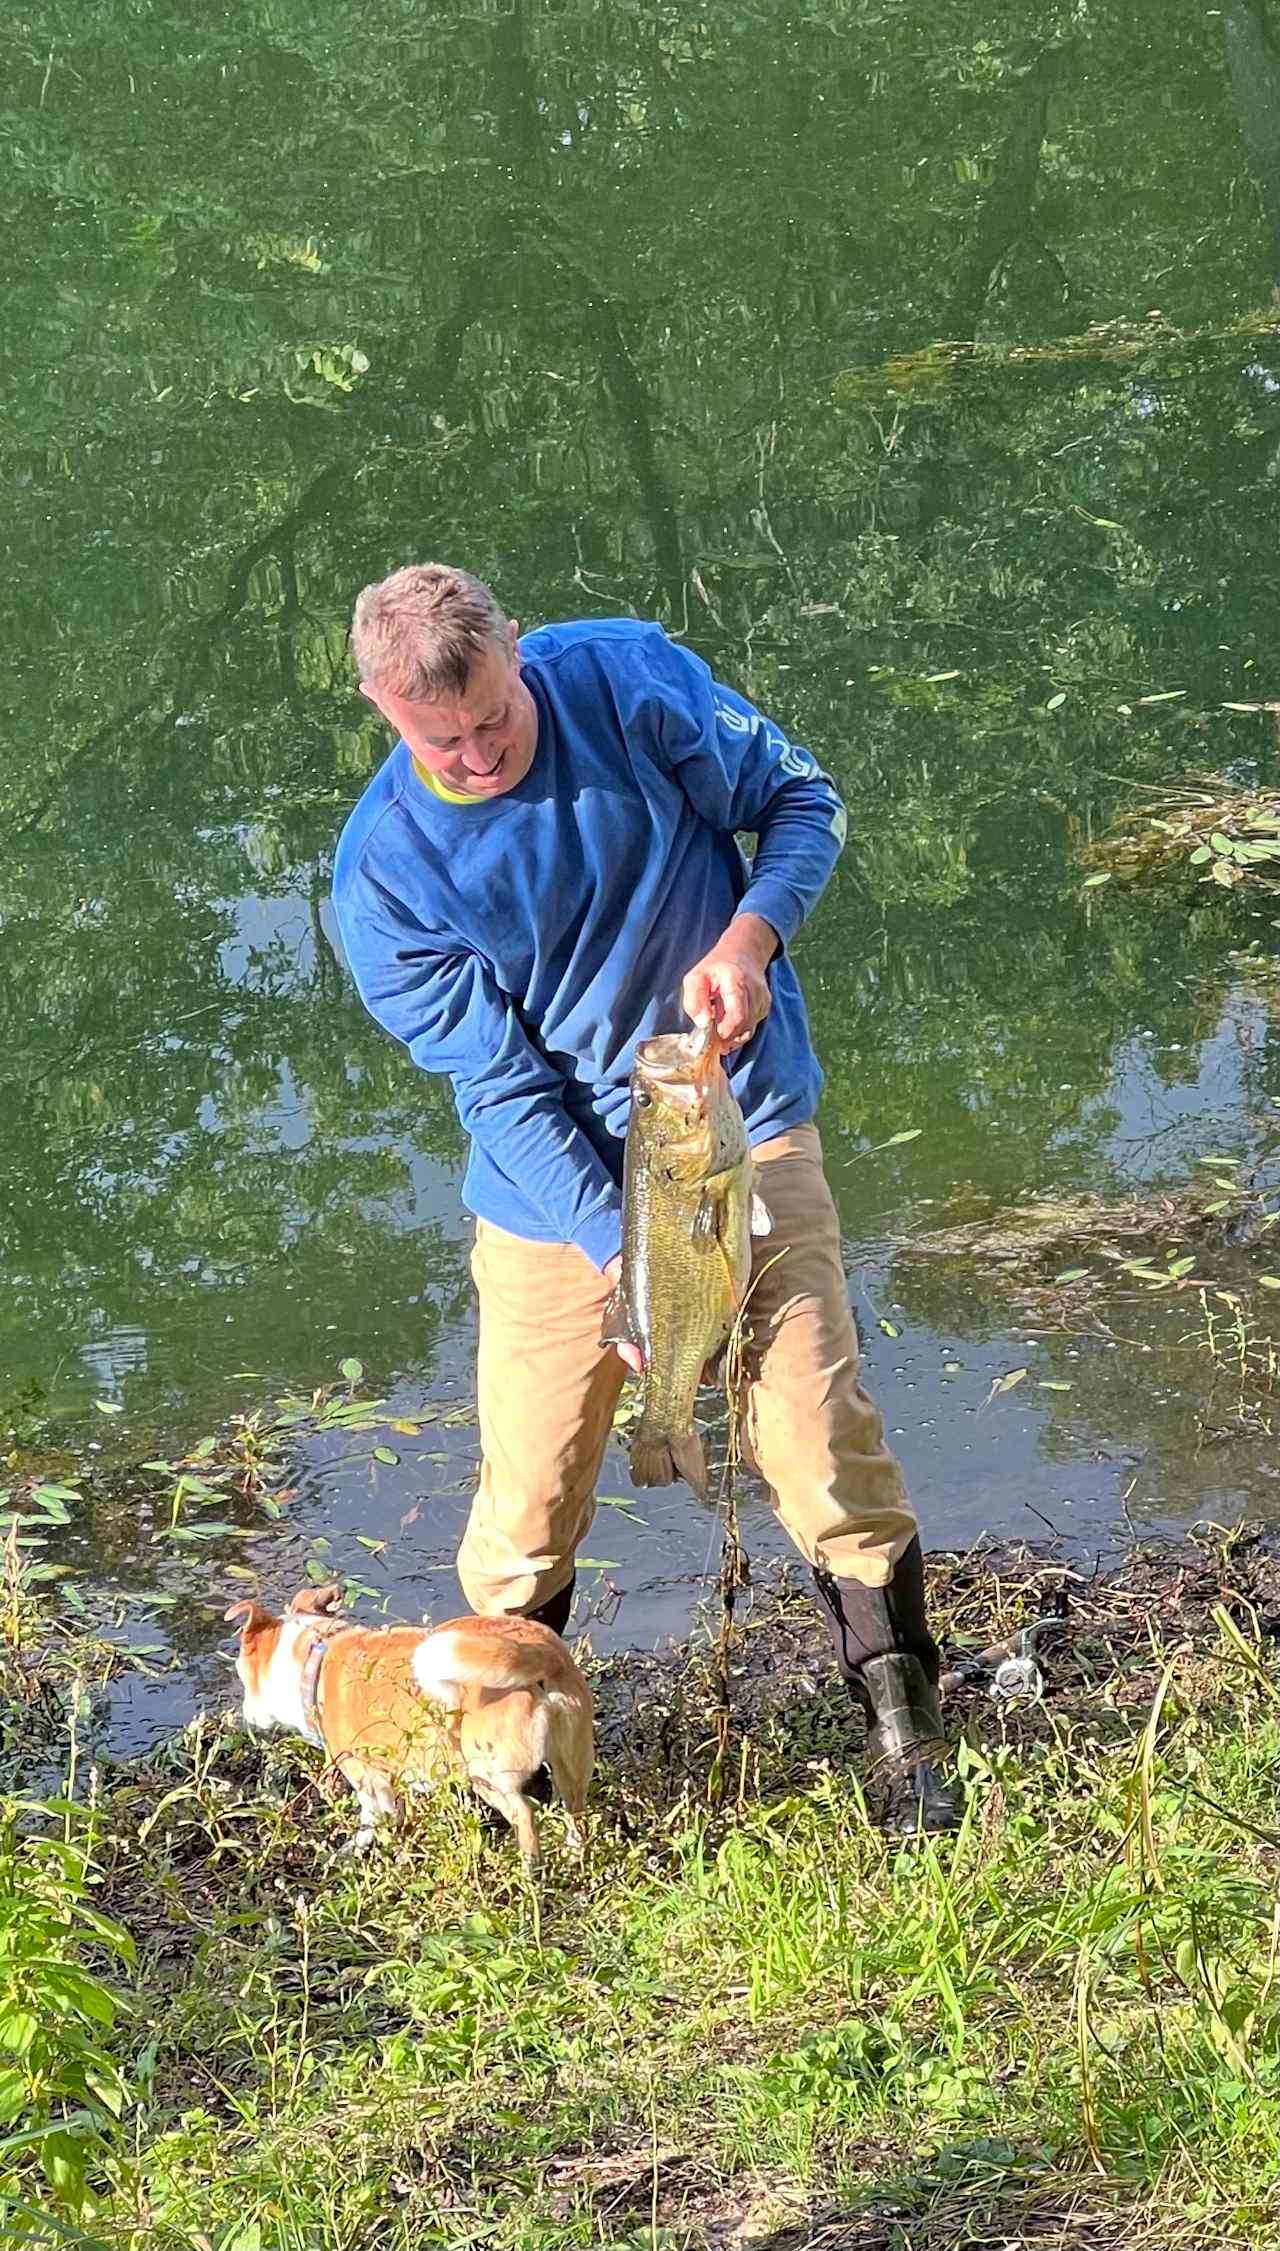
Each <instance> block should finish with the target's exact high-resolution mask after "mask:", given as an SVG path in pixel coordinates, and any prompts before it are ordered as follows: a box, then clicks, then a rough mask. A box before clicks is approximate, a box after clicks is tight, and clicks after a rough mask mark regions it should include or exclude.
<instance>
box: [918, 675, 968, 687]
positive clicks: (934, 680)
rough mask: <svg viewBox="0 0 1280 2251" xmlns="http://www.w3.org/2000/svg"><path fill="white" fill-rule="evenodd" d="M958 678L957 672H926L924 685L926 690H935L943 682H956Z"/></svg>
mask: <svg viewBox="0 0 1280 2251" xmlns="http://www.w3.org/2000/svg"><path fill="white" fill-rule="evenodd" d="M959 678H960V675H959V673H958V672H926V674H925V676H924V684H925V686H926V688H936V687H937V686H938V685H939V683H940V682H941V681H943V680H958V679H959Z"/></svg>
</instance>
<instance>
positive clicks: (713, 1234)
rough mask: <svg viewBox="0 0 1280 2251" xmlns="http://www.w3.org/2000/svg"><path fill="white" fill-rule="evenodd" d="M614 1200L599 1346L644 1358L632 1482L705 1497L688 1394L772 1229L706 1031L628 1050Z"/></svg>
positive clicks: (726, 1329) (737, 1113) (727, 1325)
mask: <svg viewBox="0 0 1280 2251" xmlns="http://www.w3.org/2000/svg"><path fill="white" fill-rule="evenodd" d="M622 1204H623V1217H622V1280H621V1283H620V1285H619V1288H618V1290H617V1291H616V1293H615V1295H614V1298H613V1299H612V1300H611V1303H610V1307H609V1311H608V1312H607V1314H606V1317H605V1330H604V1341H605V1342H606V1343H609V1342H616V1341H617V1340H618V1338H620V1337H624V1336H625V1337H629V1338H630V1339H631V1341H632V1343H633V1344H635V1345H637V1346H638V1347H639V1349H640V1351H641V1352H642V1353H643V1354H644V1377H643V1393H642V1404H641V1414H640V1422H639V1425H638V1427H637V1429H636V1433H635V1436H634V1438H633V1440H632V1443H631V1475H632V1478H633V1480H634V1482H635V1483H636V1484H637V1485H674V1484H675V1482H676V1479H677V1478H680V1477H683V1478H684V1479H685V1481H686V1483H687V1484H689V1485H691V1486H692V1488H693V1490H694V1492H695V1493H697V1494H698V1496H699V1497H700V1498H702V1497H705V1494H706V1490H707V1462H706V1455H705V1454H704V1452H703V1447H702V1440H701V1438H700V1437H699V1435H698V1433H697V1431H696V1429H695V1428H694V1422H693V1405H694V1398H695V1395H696V1393H697V1389H698V1383H699V1379H700V1378H701V1375H702V1370H703V1367H704V1365H705V1364H706V1362H707V1361H708V1360H710V1359H712V1358H714V1356H715V1354H716V1353H717V1352H719V1350H720V1348H721V1346H722V1345H723V1344H724V1343H725V1342H726V1340H727V1338H728V1336H729V1334H730V1331H731V1330H732V1328H733V1324H734V1320H735V1318H736V1316H737V1312H738V1308H739V1306H740V1305H741V1304H742V1301H743V1298H744V1296H745V1294H746V1289H747V1284H748V1282H749V1281H750V1278H751V1236H752V1232H753V1229H754V1232H755V1233H757V1234H764V1233H767V1231H768V1225H769V1222H768V1218H767V1216H766V1215H765V1212H764V1210H763V1207H762V1206H761V1204H760V1202H759V1199H758V1198H756V1197H754V1196H753V1194H752V1188H751V1146H750V1143H749V1142H748V1139H747V1128H746V1123H745V1121H744V1119H743V1115H742V1112H741V1110H740V1109H739V1107H738V1104H737V1101H736V1100H735V1098H734V1094H733V1091H732V1089H731V1087H730V1085H729V1081H728V1079H727V1078H726V1077H725V1073H724V1068H723V1066H722V1064H721V1061H720V1050H719V1046H718V1044H717V1042H716V1039H715V1037H714V1034H710V1035H708V1034H704V1033H698V1032H692V1033H668V1034H664V1035H663V1036H662V1037H661V1038H658V1039H648V1040H642V1041H641V1042H640V1045H639V1046H638V1047H637V1049H636V1056H635V1067H634V1069H633V1071H632V1074H631V1117H630V1121H629V1123H628V1126H627V1139H626V1148H625V1154H624V1160H623V1183H622Z"/></svg>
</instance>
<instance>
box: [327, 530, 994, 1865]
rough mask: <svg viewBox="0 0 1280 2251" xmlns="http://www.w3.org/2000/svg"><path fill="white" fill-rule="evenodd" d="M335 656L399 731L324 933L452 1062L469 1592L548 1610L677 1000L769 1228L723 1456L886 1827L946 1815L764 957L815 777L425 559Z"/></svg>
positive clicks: (884, 1480)
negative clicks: (735, 1134)
mask: <svg viewBox="0 0 1280 2251" xmlns="http://www.w3.org/2000/svg"><path fill="white" fill-rule="evenodd" d="M353 649H354V655H355V659H356V663H357V666H358V668H359V674H360V688H361V693H362V694H363V695H365V696H366V697H367V698H368V700H369V701H370V702H371V703H372V704H373V705H374V706H375V707H376V709H377V710H378V711H379V712H381V714H382V716H383V718H384V719H385V720H386V721H387V722H388V724H389V725H390V726H391V728H392V729H393V730H394V732H395V734H396V736H397V738H398V740H397V742H396V746H395V748H394V750H393V751H392V753H391V756H390V757H389V759H388V760H387V762H386V764H385V765H384V766H382V767H381V769H380V770H379V772H378V773H377V774H376V775H375V776H374V778H373V780H372V782H371V783H370V784H369V786H368V788H367V789H366V791H365V793H364V795H363V797H362V798H361V800H360V802H359V804H358V805H357V806H356V808H355V811H354V812H353V813H352V815H351V817H350V819H349V820H348V822H347V825H346V827H345V829H344V830H343V833H342V838H341V841H340V843H339V846H338V854H337V864H336V867H335V872H334V905H335V908H336V911H337V916H338V923H339V927H340V929H341V932H342V937H343V941H344V944H345V946H346V950H347V955H348V959H349V961H350V964H351V968H352V972H353V974H354V976H355V980H356V984H357V986H358V987H359V990H360V993H361V996H362V998H363V1000H364V1002H365V1005H366V1007H367V1008H368V1009H369V1010H370V1012H371V1013H372V1015H373V1016H375V1017H376V1019H377V1021H378V1022H379V1023H380V1024H381V1025H383V1026H384V1027H385V1029H386V1030H387V1031H389V1032H391V1033H392V1034H393V1035H394V1037H395V1038H397V1039H399V1040H401V1041H403V1043H404V1045H405V1046H406V1047H407V1048H408V1050H409V1053H410V1055H411V1056H412V1057H413V1059H414V1061H415V1062H416V1063H418V1064H420V1065H421V1066H422V1068H423V1069H424V1070H427V1071H441V1072H444V1073H446V1074H447V1075H448V1077H449V1078H450V1079H451V1081H452V1083H453V1089H454V1095H455V1098H456V1101H457V1106H458V1114H459V1117H460V1118H461V1120H462V1123H463V1125H464V1126H465V1128H466V1130H467V1133H468V1134H469V1136H470V1140H471V1148H470V1157H469V1162H468V1165H467V1172H466V1179H465V1182H464V1186H463V1199H464V1202H465V1203H466V1204H467V1206H468V1208H469V1209H470V1210H471V1211H472V1212H473V1213H474V1214H475V1215H476V1237H475V1249H474V1253H473V1257H472V1272H473V1274H474V1276H475V1281H476V1286H477V1289H478V1292H479V1299H480V1345H479V1371H478V1388H479V1413H480V1439H481V1451H482V1463H481V1470H480V1483H479V1489H478V1491H477V1493H476V1497H475V1501H474V1504H473V1507H472V1511H471V1516H470V1520H469V1522H468V1525H467V1530H466V1533H465V1535H464V1538H463V1542H462V1548H461V1552H460V1554H459V1558H458V1571H459V1576H460V1577H461V1580H462V1585H463V1588H464V1590H465V1593H466V1596H467V1599H468V1601H469V1602H470V1603H471V1605H472V1608H473V1609H475V1610H477V1611H479V1612H481V1613H486V1612H489V1613H493V1612H498V1613H503V1612H511V1611H515V1612H522V1613H523V1614H524V1615H525V1616H527V1617H533V1618H539V1619H541V1620H543V1621H544V1623H546V1624H548V1625H550V1626H553V1627H554V1628H555V1629H556V1631H557V1632H563V1630H564V1628H565V1626H566V1624H567V1622H568V1617H569V1610H570V1605H571V1603H572V1599H573V1587H574V1555H575V1553H576V1551H577V1548H578V1545H579V1542H580V1541H581V1539H582V1538H583V1535H584V1534H585V1532H586V1530H587V1527H588V1525H589V1524H590V1522H591V1518H592V1514H593V1511H594V1508H595V1486H596V1478H597V1475H598V1473H599V1469H600V1464H601V1460H602V1457H603V1454H604V1449H605V1445H606V1443H607V1441H608V1437H609V1432H610V1429H611V1427H612V1420H613V1413H614V1409H615V1407H616V1405H617V1401H618V1395H619V1392H620V1389H621V1386H622V1383H623V1380H624V1371H623V1365H622V1361H621V1359H620V1358H619V1356H618V1352H617V1351H616V1350H615V1349H613V1348H609V1349H607V1350H606V1349H604V1348H602V1346H601V1343H600V1328H601V1316H602V1313H603V1309H604V1306H605V1303H606V1301H607V1299H608V1297H609V1294H610V1291H611V1289H612V1286H613V1283H614V1281H615V1280H616V1278H617V1275H618V1271H619V1268H620V1263H621V1261H620V1256H619V1253H620V1249H621V1242H622V1194H621V1186H620V1183H621V1175H622V1150H623V1138H624V1136H625V1133H626V1126H627V1085H628V1077H629V1073H630V1067H631V1058H632V1054H633V1051H634V1048H635V1045H636V1042H637V1040H640V1039H644V1038H647V1037H649V1036H650V1035H651V1034H653V1033H656V1032H664V1031H671V1030H673V1029H675V1028H676V1027H677V1025H678V1021H679V1016H678V1011H680V1010H683V1012H684V1014H685V1016H687V1017H691V1018H692V1019H693V1021H694V1022H695V1023H698V1024H705V1023H706V1022H707V1021H708V1020H710V1021H711V1022H712V1023H714V1025H715V1028H716V1030H717V1032H718V1033H719V1035H720V1037H721V1039H722V1040H723V1041H724V1042H726V1043H727V1044H728V1046H729V1048H730V1050H731V1051H732V1052H731V1056H730V1061H729V1066H728V1067H729V1072H730V1077H731V1079H732V1082H733V1086H734V1091H735V1093H736V1094H737V1097H738V1100H739V1102H740V1103H741V1105H742V1109H743V1112H744V1115H745V1117H746V1121H747V1127H748V1131H749V1133H750V1136H751V1141H752V1145H753V1154H754V1160H755V1165H756V1185H757V1187H758V1189H759V1191H760V1194H761V1196H762V1198H763V1200H764V1202H765V1204H766V1205H767V1206H768V1208H769V1212H770V1216H771V1220H772V1232H771V1234H770V1235H769V1236H768V1237H767V1238H766V1239H765V1242H764V1246H763V1249H762V1251H761V1254H760V1257H759V1278H758V1281H757V1283H756V1286H755V1289H754V1293H753V1296H752V1301H751V1315H750V1326H751V1341H750V1346H749V1350H748V1354H747V1367H746V1378H745V1383H744V1399H743V1403H742V1404H743V1409H744V1415H743V1423H742V1428H743V1430H744V1433H745V1438H746V1442H747V1446H748V1448H749V1452H750V1456H751V1459H752V1460H753V1462H754V1463H755V1465H756V1466H757V1467H758V1469H759V1471H760V1473H761V1475H762V1476H763V1477H764V1479H765V1480H766V1482H767V1483H768V1485H769V1486H770V1487H771V1489H772V1494H773V1500H774V1506H775V1508H776V1509H777V1512H778V1515H779V1516H780V1518H781V1520H782V1522H783V1524H784V1525H785V1526H786V1528H787V1531H788V1532H789V1533H790V1535H791V1537H792V1539H793V1540H794V1541H795V1543H796V1545H797V1547H798V1548H799V1549H800V1550H801V1552H802V1554H803V1555H804V1556H805V1557H806V1559H807V1561H808V1562H809V1564H810V1566H811V1567H812V1569H813V1573H814V1580H815V1585H816V1587H817V1590H818V1596H819V1599H820V1602H821V1604H822V1607H823V1608H824V1610H825V1611H826V1613H827V1615H828V1616H829V1618H830V1620H831V1624H832V1627H833V1629H834V1633H835V1639H836V1651H837V1661H838V1663H839V1666H840V1670H841V1673H842V1675H843V1677H844V1679H845V1680H846V1681H847V1683H848V1685H849V1687H850V1689H851V1690H852V1691H853V1693H854V1695H855V1696H856V1697H857V1699H858V1700H859V1702H860V1703H861V1704H862V1706H863V1708H864V1710H865V1712H866V1714H867V1718H868V1721H869V1722H870V1726H871V1734H870V1739H869V1740H870V1747H871V1750H872V1755H873V1757H875V1758H877V1759H883V1760H884V1761H885V1766H886V1770H887V1771H889V1772H890V1773H891V1775H892V1780H891V1785H890V1796H889V1810H888V1816H887V1818H888V1821H889V1824H890V1826H891V1827H893V1828H895V1829H899V1830H903V1831H907V1830H911V1831H914V1830H915V1829H917V1828H918V1827H919V1826H924V1827H925V1828H928V1829H943V1828H950V1827H954V1826H955V1823H956V1821H957V1818H958V1812H957V1806H956V1802H955V1798H954V1795H953V1793H952V1791H951V1789H950V1788H949V1787H948V1785H947V1784H946V1783H945V1782H944V1781H943V1779H942V1777H941V1776H940V1775H939V1773H938V1771H937V1769H936V1767H935V1765H934V1763H933V1756H932V1754H933V1752H934V1751H935V1749H936V1747H937V1745H938V1743H939V1740H940V1738H941V1733H942V1727H941V1717H940V1713H939V1708H938V1696H937V1685H936V1684H937V1679H938V1652H937V1648H936V1646H935V1644H934V1641H933V1639H932V1636H931V1635H930V1633H929V1629H928V1625H927V1623H926V1619H925V1603H924V1577H923V1566H922V1561H921V1554H920V1543H919V1539H918V1537H917V1535H916V1526H915V1519H914V1516H913V1514H912V1511H911V1508H910V1504H909V1502H908V1500H907V1497H906V1493H905V1490H904V1487H903V1482H902V1476H901V1472H900V1470H899V1468H898V1465H897V1463H896V1462H895V1460H894V1459H893V1457H892V1455H891V1454H890V1453H889V1452H888V1451H887V1449H886V1447H885V1444H884V1436H883V1426H882V1423H881V1419H880V1416H879V1413H878V1412H877V1410H876V1408H875V1407H874V1406H873V1404H872V1402H871V1400H870V1399H869V1398H868V1396H867V1394H866V1392H865V1391H864V1390H863V1389H862V1387H861V1385H860V1384H859V1382H858V1348H857V1338H856V1333H855V1331H854V1327H853V1321H852V1317H851V1314H850V1310H849V1298H848V1289H847V1285H846V1281H845V1276H844V1270H843V1266H842V1263H841V1257H840V1235H839V1228H838V1224H837V1220H836V1213H835V1207H834V1204H833V1202H832V1199H831V1194H830V1191H829V1189H828V1187H827V1183H826V1179H825V1177H824V1174H823V1168H822V1151H821V1146H820V1143H819V1140H818V1135H817V1131H816V1129H815V1127H814V1125H813V1123H812V1119H813V1113H814V1109H815V1106H816V1104H817V1099H818V1094H819V1090H820V1087H821V1084H822V1074H821V1071H820V1070H819V1067H818V1064H817V1060H816V1058H815V1056H814V1053H813V1050H812V1047H811V1045H810V1041H809V1031H808V1022H807V1018H806V1014H805V1007H804V1001H803V997H802V995H801V991H800V986H799V983H798V981H797V978H796V975H795V971H794V969H793V968H792V965H791V962H790V959H789V957H788V955H787V951H786V948H787V945H788V943H789V941H790V940H791V938H792V937H793V935H794V933H795V931H796V930H797V928H798V927H799V925H800V923H801V921H802V920H803V919H804V917H805V915H806V914H807V913H808V912H809V911H810V909H811V908H812V907H813V906H814V905H815V904H816V902H817V900H818V897H819V896H820V894H821V892H822V890H823V887H824V886H825V884H826V882H827V879H828V877H829V876H830V874H831V870H832V868H833V866H834V864H835V860H836V857H837V855H838V853H839V850H840V847H841V845H842V844H843V841H844V834H845V816H844V809H843V807H842V805H841V803H840V799H839V797H838V795H837V793H836V790H835V788H834V785H833V784H832V783H831V781H830V780H829V779H828V777H827V776H826V775H825V774H824V773H822V772H821V771H820V769H819V767H818V765H817V763H816V761H815V760H814V759H813V758H812V757H810V755H809V753H808V752H807V751H804V750H800V749H797V748H795V747H794V746H793V745H791V744H790V743H788V742H787V741H786V740H785V738H784V737H783V736H782V735H781V734H780V733H779V731H778V729H777V728H776V727H775V726H774V725H773V724H772V723H771V722H770V721H769V720H767V719H765V718H763V717H762V716H761V715H760V713H759V712H757V711H755V710H754V709H753V708H752V706H751V705H750V704H748V703H746V702H745V701H744V700H743V698H742V697H741V696H739V695H736V694H735V693H734V692H733V690H731V689H729V688H725V687H722V686H721V685H720V683H719V682H718V681H716V680H714V679H713V678H712V676H711V674H710V672H709V671H708V670H707V667H706V666H705V665H704V664H703V663H702V662H701V661H700V659H699V658H698V657H696V656H694V655H693V654H692V653H691V652H690V651H689V650H688V649H685V648H683V647H681V646H679V645H678V644H676V643H674V642H672V641H670V640H669V639H668V638H667V636H666V634H665V633H664V632H663V631H662V629H661V628H660V627H659V626H656V625H647V624H641V623H636V622H634V621H632V620H630V619H609V620H598V619H588V620H585V621H583V622H581V623H577V624H567V625H558V626H544V627H542V628H540V629H539V630H538V631H536V632H534V633H531V634H528V635H527V636H526V637H525V639H524V640H523V641H520V640H518V639H517V629H516V626H515V625H514V624H512V623H511V622H509V621H508V619H507V618H506V617H505V616H504V615H503V612H502V611H501V609H500V608H499V606H498V604H497V602H496V601H495V599H494V597H493V595H492V594H491V593H490V591H489V589H488V588H487V587H486V586H484V585H482V584H481V583H480V581H479V580H478V579H475V578H473V577H471V576H470V575H469V574H468V573H467V572H464V571H459V570H452V569H448V568H446V567H445V566H443V565H441V564H434V563H428V564H422V565H416V566H412V567H410V568H408V569H405V570H400V571H397V572H395V573H394V574H393V576H392V577H390V578H388V579H386V580H384V581H383V582H382V583H381V584H380V585H376V586H368V587H366V588H365V590H364V592H363V593H362V594H361V596H360V598H359V600H358V602H357V604H356V611H355V621H354V628H353ZM744 832H752V833H754V834H755V836H756V838H757V846H756V852H755V857H754V859H753V860H752V862H751V863H750V865H748V863H747V861H746V859H745V857H744V855H743V853H742V851H741V850H740V848H739V846H738V844H737V842H736V840H735V839H736V834H738V833H744ZM779 1250H781V1251H782V1253H783V1255H782V1256H781V1257H778V1256H777V1253H778V1252H779ZM767 1261H772V1263H767ZM628 1356H629V1357H631V1355H630V1354H629V1355H628ZM632 1364H633V1365H638V1364H639V1363H638V1356H635V1357H634V1358H633V1360H632Z"/></svg>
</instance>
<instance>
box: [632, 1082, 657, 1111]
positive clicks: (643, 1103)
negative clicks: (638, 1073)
mask: <svg viewBox="0 0 1280 2251" xmlns="http://www.w3.org/2000/svg"><path fill="white" fill-rule="evenodd" d="M652 1101H653V1096H652V1095H651V1094H650V1093H649V1090H648V1088H647V1087H643V1086H638V1087H637V1088H636V1108H637V1110H647V1109H648V1108H649V1106H650V1104H651V1103H652Z"/></svg>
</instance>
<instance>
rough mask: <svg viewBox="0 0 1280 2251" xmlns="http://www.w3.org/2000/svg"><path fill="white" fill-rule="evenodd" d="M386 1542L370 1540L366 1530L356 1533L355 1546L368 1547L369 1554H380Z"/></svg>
mask: <svg viewBox="0 0 1280 2251" xmlns="http://www.w3.org/2000/svg"><path fill="white" fill-rule="evenodd" d="M386 1544H387V1543H386V1541H385V1540H371V1539H370V1537H369V1535H368V1533H367V1532H357V1534H356V1545H357V1547H362V1548H368V1550H369V1553H370V1555H381V1553H382V1551H383V1549H384V1548H385V1546H386Z"/></svg>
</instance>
